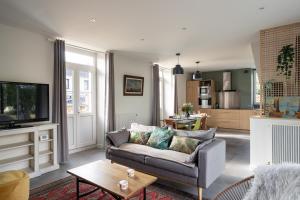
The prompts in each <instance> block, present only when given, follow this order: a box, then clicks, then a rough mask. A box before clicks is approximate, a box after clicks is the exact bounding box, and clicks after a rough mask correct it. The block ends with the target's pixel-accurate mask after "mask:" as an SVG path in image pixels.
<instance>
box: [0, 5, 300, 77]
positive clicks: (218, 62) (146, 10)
mask: <svg viewBox="0 0 300 200" xmlns="http://www.w3.org/2000/svg"><path fill="white" fill-rule="evenodd" d="M262 7H263V8H264V9H260V8H262ZM299 11H300V1H299V0H226V1H222V0H210V1H207V0H88V1H87V0H85V1H84V0H43V1H41V0H0V22H1V23H6V24H10V25H15V26H21V27H23V28H27V29H29V30H34V31H38V32H42V33H43V34H46V35H47V36H49V37H62V38H64V39H65V40H66V41H67V42H68V43H72V44H75V45H80V46H83V47H87V48H92V49H95V50H102V51H103V50H118V51H123V52H126V53H128V54H132V55H135V56H141V57H145V58H147V59H149V61H152V62H156V63H159V64H160V65H162V66H164V67H173V66H174V65H175V64H176V62H177V58H176V56H175V53H177V52H181V54H182V56H181V58H180V64H181V65H182V66H183V67H185V68H186V69H187V70H192V69H193V70H194V69H195V61H197V60H200V61H201V63H200V65H199V68H200V69H201V70H203V71H208V70H218V69H233V68H253V67H255V64H254V58H253V56H252V49H251V43H253V42H256V43H257V41H258V32H259V30H261V29H265V28H270V27H274V26H279V25H284V24H289V23H293V22H299V21H300V12H299ZM91 19H95V20H96V22H91ZM184 28H186V30H182V29H184Z"/></svg>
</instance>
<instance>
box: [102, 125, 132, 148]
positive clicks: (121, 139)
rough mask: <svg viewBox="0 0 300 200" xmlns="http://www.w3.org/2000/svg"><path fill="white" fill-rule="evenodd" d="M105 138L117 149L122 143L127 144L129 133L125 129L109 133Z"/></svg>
mask: <svg viewBox="0 0 300 200" xmlns="http://www.w3.org/2000/svg"><path fill="white" fill-rule="evenodd" d="M107 137H108V138H109V139H110V141H111V142H112V144H113V145H114V146H116V147H119V146H120V145H121V144H123V143H127V142H128V140H129V131H127V130H126V129H123V130H119V131H114V132H109V133H107Z"/></svg>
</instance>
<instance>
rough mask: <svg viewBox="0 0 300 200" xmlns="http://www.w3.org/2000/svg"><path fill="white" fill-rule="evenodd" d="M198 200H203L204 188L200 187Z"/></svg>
mask: <svg viewBox="0 0 300 200" xmlns="http://www.w3.org/2000/svg"><path fill="white" fill-rule="evenodd" d="M197 189H198V200H202V188H201V187H198V188H197Z"/></svg>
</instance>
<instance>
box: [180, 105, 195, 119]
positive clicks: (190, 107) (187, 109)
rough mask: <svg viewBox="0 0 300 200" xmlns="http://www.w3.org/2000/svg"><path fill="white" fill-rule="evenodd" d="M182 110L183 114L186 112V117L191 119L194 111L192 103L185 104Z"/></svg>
mask: <svg viewBox="0 0 300 200" xmlns="http://www.w3.org/2000/svg"><path fill="white" fill-rule="evenodd" d="M181 110H182V112H185V116H186V117H187V118H189V117H190V114H191V113H192V111H193V105H192V103H184V104H183V105H182V108H181Z"/></svg>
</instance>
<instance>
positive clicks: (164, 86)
mask: <svg viewBox="0 0 300 200" xmlns="http://www.w3.org/2000/svg"><path fill="white" fill-rule="evenodd" d="M159 86H160V117H161V119H165V118H168V117H169V116H171V115H173V114H174V75H173V74H172V70H170V69H164V68H160V72H159Z"/></svg>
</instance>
